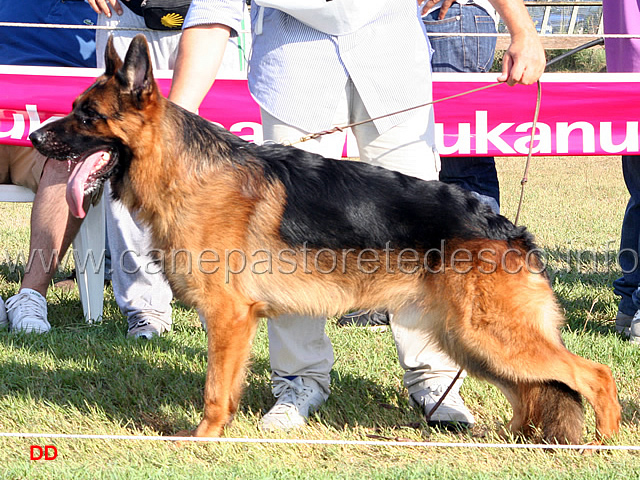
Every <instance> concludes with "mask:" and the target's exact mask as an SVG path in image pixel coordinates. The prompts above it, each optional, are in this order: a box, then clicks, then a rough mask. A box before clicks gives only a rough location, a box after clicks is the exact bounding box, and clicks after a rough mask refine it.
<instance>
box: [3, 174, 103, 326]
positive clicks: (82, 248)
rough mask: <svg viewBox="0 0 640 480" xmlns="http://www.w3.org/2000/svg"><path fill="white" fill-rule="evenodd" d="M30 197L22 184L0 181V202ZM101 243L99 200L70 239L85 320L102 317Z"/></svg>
mask: <svg viewBox="0 0 640 480" xmlns="http://www.w3.org/2000/svg"><path fill="white" fill-rule="evenodd" d="M34 197H35V195H34V193H33V192H32V191H31V190H29V189H28V188H26V187H20V186H18V185H0V202H25V203H26V202H33V199H34ZM104 243H105V220H104V203H103V201H102V200H101V201H100V202H98V204H97V205H95V206H92V207H90V208H89V211H88V212H87V216H86V217H85V219H84V221H83V222H82V226H81V227H80V231H79V232H78V234H77V235H76V238H75V239H74V240H73V250H74V251H73V255H74V260H75V263H76V279H77V282H78V289H79V290H80V300H81V302H82V310H83V312H84V317H85V319H86V320H87V322H94V321H98V320H101V319H102V309H103V304H104V256H103V252H104ZM91 256H93V258H91ZM94 260H95V261H94Z"/></svg>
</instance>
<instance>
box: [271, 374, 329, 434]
mask: <svg viewBox="0 0 640 480" xmlns="http://www.w3.org/2000/svg"><path fill="white" fill-rule="evenodd" d="M273 394H274V395H275V396H276V398H277V399H278V400H277V401H276V404H275V405H274V406H273V407H272V408H271V410H269V411H268V412H267V413H266V415H265V416H264V417H262V421H261V422H260V426H261V428H262V429H263V430H267V431H274V430H290V429H294V428H300V427H303V426H304V425H305V424H306V423H307V420H308V419H309V415H311V414H312V413H313V412H315V411H316V410H317V409H318V408H319V407H320V405H322V404H323V403H324V402H326V401H327V398H328V397H329V395H328V394H326V393H325V392H324V391H323V390H322V388H321V387H320V385H319V384H318V382H316V381H315V380H312V379H310V378H303V377H293V378H291V379H287V378H280V379H279V380H278V381H277V383H276V384H275V385H274V386H273Z"/></svg>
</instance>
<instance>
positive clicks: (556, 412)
mask: <svg viewBox="0 0 640 480" xmlns="http://www.w3.org/2000/svg"><path fill="white" fill-rule="evenodd" d="M495 383H496V385H497V386H498V388H499V389H500V390H501V391H502V393H504V395H505V397H507V399H508V400H509V403H511V407H512V409H513V418H512V419H511V421H510V422H509V424H508V425H507V428H508V429H509V430H510V431H511V433H513V434H514V435H523V436H524V437H526V438H536V437H540V440H541V441H544V442H545V443H566V444H577V443H581V439H582V427H583V425H584V411H583V408H582V397H581V396H580V395H579V394H578V393H577V392H576V391H574V390H571V389H570V388H569V387H567V386H566V385H565V384H563V383H560V382H521V383H511V382H507V381H505V380H502V381H500V382H495Z"/></svg>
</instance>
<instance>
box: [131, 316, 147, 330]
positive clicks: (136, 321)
mask: <svg viewBox="0 0 640 480" xmlns="http://www.w3.org/2000/svg"><path fill="white" fill-rule="evenodd" d="M150 324H151V322H149V319H148V318H146V317H138V318H135V317H134V318H133V321H132V322H130V323H129V330H133V329H134V328H139V327H146V326H147V325H150Z"/></svg>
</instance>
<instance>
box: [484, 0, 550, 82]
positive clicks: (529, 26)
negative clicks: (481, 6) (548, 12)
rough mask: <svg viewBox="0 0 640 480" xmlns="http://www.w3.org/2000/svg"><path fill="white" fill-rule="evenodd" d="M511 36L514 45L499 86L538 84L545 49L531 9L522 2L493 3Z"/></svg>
mask: <svg viewBox="0 0 640 480" xmlns="http://www.w3.org/2000/svg"><path fill="white" fill-rule="evenodd" d="M489 2H491V5H493V7H494V8H495V9H496V11H497V12H498V14H499V15H500V17H501V18H502V21H503V22H504V24H505V25H506V26H507V29H508V30H509V33H510V34H511V44H510V45H509V48H508V49H507V51H506V52H505V54H504V57H503V58H502V74H501V75H500V76H499V77H498V81H499V82H506V83H507V84H509V85H515V84H516V83H521V84H523V85H530V84H532V83H535V82H537V81H538V80H539V79H540V77H541V76H542V72H544V68H545V64H546V59H545V55H544V48H543V47H542V42H541V41H540V37H538V32H537V31H536V28H535V26H534V25H533V22H532V21H531V17H530V16H529V12H528V11H527V7H525V6H524V3H522V2H521V1H514V0H489Z"/></svg>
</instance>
